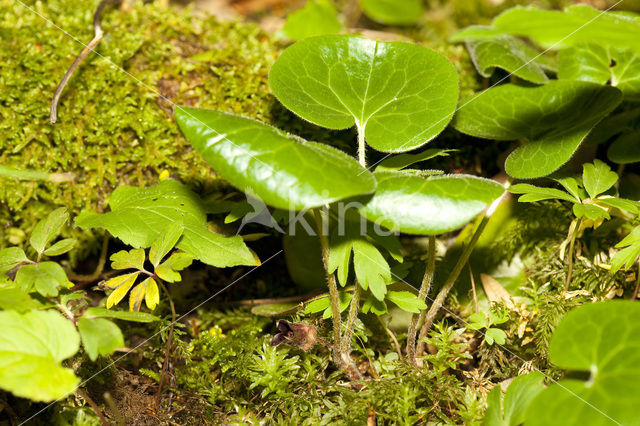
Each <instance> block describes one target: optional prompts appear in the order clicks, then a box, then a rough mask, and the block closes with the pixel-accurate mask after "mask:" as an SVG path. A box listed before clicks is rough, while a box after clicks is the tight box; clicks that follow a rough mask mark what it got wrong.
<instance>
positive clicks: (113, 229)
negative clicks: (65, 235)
mask: <svg viewBox="0 0 640 426" xmlns="http://www.w3.org/2000/svg"><path fill="white" fill-rule="evenodd" d="M109 206H110V207H111V211H110V212H108V213H104V214H97V213H89V212H82V213H81V214H80V216H78V217H77V219H76V225H78V226H80V227H82V228H98V227H100V228H105V229H107V230H108V231H109V232H110V233H111V234H112V235H114V236H116V237H117V238H119V239H120V240H122V241H123V242H124V243H125V244H128V245H130V246H133V247H135V248H145V247H149V246H151V244H152V243H153V241H154V240H155V239H156V238H157V237H158V235H159V234H160V232H161V231H162V230H163V229H166V228H167V227H168V226H169V225H171V224H172V223H174V222H181V223H182V225H183V226H184V234H183V237H182V238H181V239H180V241H179V242H178V244H177V247H178V248H179V249H182V250H184V251H185V252H187V253H190V254H191V255H193V256H194V257H195V258H196V259H199V260H201V261H202V262H204V263H206V264H208V265H213V266H217V267H221V268H222V267H228V266H236V265H255V264H256V259H255V258H254V256H253V254H252V253H251V251H250V250H249V248H248V247H247V246H246V245H245V243H244V241H242V238H241V237H239V236H234V237H226V236H223V235H219V234H216V233H214V232H211V231H210V230H209V229H208V227H207V216H206V212H205V209H204V206H203V203H202V201H201V200H200V199H199V198H198V197H197V196H196V194H194V193H193V192H192V191H191V190H190V189H188V188H187V187H186V186H184V185H183V184H181V183H179V182H176V181H175V180H173V179H165V180H163V181H162V182H160V184H158V185H156V186H153V187H150V188H136V187H130V186H120V187H118V188H117V189H116V190H115V191H114V192H113V194H111V199H110V200H109Z"/></svg>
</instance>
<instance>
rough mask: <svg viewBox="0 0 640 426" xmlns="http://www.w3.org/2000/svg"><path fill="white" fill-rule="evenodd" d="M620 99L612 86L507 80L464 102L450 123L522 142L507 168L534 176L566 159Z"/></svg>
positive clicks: (491, 136)
mask: <svg viewBox="0 0 640 426" xmlns="http://www.w3.org/2000/svg"><path fill="white" fill-rule="evenodd" d="M621 100H622V95H621V93H620V91H619V90H618V89H616V88H615V87H611V86H600V85H598V84H595V83H589V82H584V81H567V80H558V81H550V82H549V83H547V84H545V85H544V86H538V87H522V86H517V85H514V84H505V85H502V86H498V87H494V88H491V89H488V90H485V91H484V92H480V93H478V94H476V95H474V96H473V97H472V98H470V99H469V100H467V101H463V102H462V106H461V107H460V109H459V110H458V113H457V114H456V117H455V119H454V122H453V125H454V127H455V128H456V129H458V130H459V131H461V132H462V133H466V134H469V135H472V136H477V137H481V138H487V139H496V140H516V139H523V140H526V143H525V144H524V145H522V146H521V147H519V148H518V149H516V150H515V151H514V152H512V153H511V155H509V157H508V158H507V161H506V164H505V169H506V171H507V173H509V174H510V175H511V176H513V177H516V178H521V179H528V178H535V177H540V176H545V175H548V174H550V173H552V172H554V171H555V170H557V169H558V168H560V167H561V166H562V165H563V164H564V163H566V162H567V161H568V160H569V159H570V158H571V156H572V155H573V154H574V152H575V151H576V150H577V149H578V147H579V146H580V143H581V142H582V141H583V139H584V138H585V137H586V136H587V134H588V133H589V131H591V129H592V128H593V127H594V126H595V125H596V124H597V123H598V122H599V121H600V120H601V119H602V118H603V117H605V116H606V115H607V114H608V113H609V112H611V111H612V110H613V109H614V108H615V107H616V106H618V104H619V103H620V101H621Z"/></svg>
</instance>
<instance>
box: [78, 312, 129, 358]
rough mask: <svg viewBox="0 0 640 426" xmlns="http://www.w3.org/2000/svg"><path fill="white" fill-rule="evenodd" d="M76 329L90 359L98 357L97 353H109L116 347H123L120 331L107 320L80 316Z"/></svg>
mask: <svg viewBox="0 0 640 426" xmlns="http://www.w3.org/2000/svg"><path fill="white" fill-rule="evenodd" d="M78 331H79V332H80V337H81V338H82V346H83V347H84V350H85V351H87V355H89V358H90V359H91V361H95V360H96V359H98V355H111V354H112V353H113V352H114V351H115V350H116V349H118V348H123V347H124V337H123V336H122V331H120V328H119V327H118V326H117V325H115V324H114V323H113V322H111V321H109V320H106V319H103V318H95V319H89V318H86V317H81V318H80V319H78Z"/></svg>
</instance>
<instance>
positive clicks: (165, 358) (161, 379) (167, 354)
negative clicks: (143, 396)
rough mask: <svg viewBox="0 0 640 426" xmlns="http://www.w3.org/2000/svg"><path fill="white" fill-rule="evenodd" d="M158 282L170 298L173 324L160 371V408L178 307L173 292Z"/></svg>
mask: <svg viewBox="0 0 640 426" xmlns="http://www.w3.org/2000/svg"><path fill="white" fill-rule="evenodd" d="M158 284H159V285H160V288H162V291H164V292H165V294H166V295H167V297H168V298H169V306H171V325H170V326H169V336H168V337H167V348H166V351H165V354H164V362H163V363H162V373H160V381H159V383H158V392H157V393H156V407H157V408H160V397H161V396H162V382H163V381H164V377H165V375H166V374H167V369H168V367H169V358H171V345H172V344H173V325H174V324H175V323H176V318H177V315H176V307H175V305H174V304H173V298H172V297H171V294H169V290H167V287H166V286H165V285H164V284H162V282H161V281H160V280H158Z"/></svg>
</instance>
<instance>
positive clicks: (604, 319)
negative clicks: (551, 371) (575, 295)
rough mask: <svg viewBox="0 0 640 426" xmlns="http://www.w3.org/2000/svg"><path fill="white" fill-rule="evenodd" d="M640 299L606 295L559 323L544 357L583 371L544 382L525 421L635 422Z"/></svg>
mask: <svg viewBox="0 0 640 426" xmlns="http://www.w3.org/2000/svg"><path fill="white" fill-rule="evenodd" d="M638 335H640V304H638V303H635V302H633V301H622V300H615V301H608V302H601V303H592V304H586V305H583V306H580V307H579V308H576V309H575V310H573V311H571V312H569V313H568V314H567V315H566V316H565V317H564V318H563V319H562V321H561V322H560V324H558V326H557V328H556V329H555V331H554V333H553V336H552V338H551V344H550V346H549V359H550V361H551V362H552V363H553V364H554V365H555V366H557V367H559V368H563V369H566V370H570V371H573V372H578V371H579V372H582V373H583V374H585V373H586V374H588V375H589V377H588V379H586V380H581V379H579V378H570V377H568V378H565V379H562V380H560V382H559V383H557V384H553V385H551V386H549V387H548V388H547V389H545V390H544V391H542V392H541V393H540V394H539V395H538V396H537V397H536V398H535V399H534V400H533V401H532V402H531V404H529V408H528V409H527V412H526V418H527V420H526V425H527V426H537V425H545V426H555V425H563V426H573V425H589V426H599V425H607V426H608V425H611V424H622V425H632V424H639V423H640V411H638V395H640V340H639V339H637V336H638Z"/></svg>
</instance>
